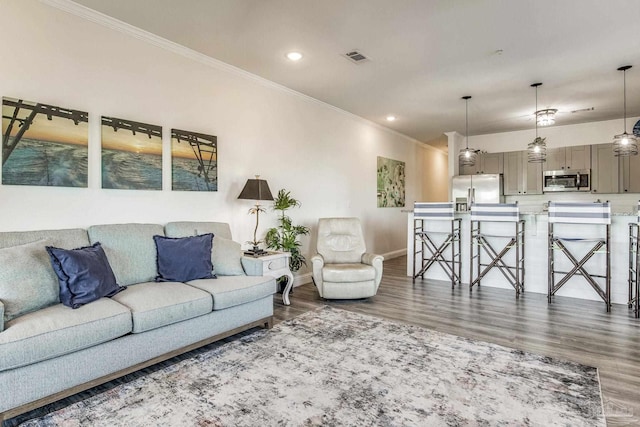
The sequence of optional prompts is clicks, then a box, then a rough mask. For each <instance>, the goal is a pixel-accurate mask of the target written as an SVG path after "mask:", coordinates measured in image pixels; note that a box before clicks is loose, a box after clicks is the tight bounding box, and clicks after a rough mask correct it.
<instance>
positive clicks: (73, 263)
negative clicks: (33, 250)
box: [46, 243, 125, 308]
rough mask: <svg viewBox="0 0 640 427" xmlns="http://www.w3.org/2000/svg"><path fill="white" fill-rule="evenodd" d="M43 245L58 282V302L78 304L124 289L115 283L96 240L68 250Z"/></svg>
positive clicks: (77, 305)
mask: <svg viewBox="0 0 640 427" xmlns="http://www.w3.org/2000/svg"><path fill="white" fill-rule="evenodd" d="M46 248H47V252H48V253H49V257H50V258H51V266H52V267H53V270H54V271H55V272H56V275H57V276H58V282H59V283H60V302H61V303H62V304H64V305H66V306H67V307H71V308H79V307H80V306H82V305H84V304H88V303H90V302H93V301H96V300H98V299H100V298H102V297H112V296H114V295H115V294H117V293H118V292H120V291H122V290H124V289H125V288H122V287H120V286H118V284H117V283H116V278H115V276H114V275H113V271H112V270H111V267H110V266H109V261H108V260H107V256H106V255H105V254H104V251H103V250H102V247H101V246H100V243H94V244H93V245H92V246H87V247H84V248H78V249H70V250H67V249H60V248H54V247H53V246H47V247H46Z"/></svg>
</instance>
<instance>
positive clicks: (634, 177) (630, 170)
mask: <svg viewBox="0 0 640 427" xmlns="http://www.w3.org/2000/svg"><path fill="white" fill-rule="evenodd" d="M620 166H621V169H622V171H621V173H620V184H621V185H620V187H621V188H620V192H621V193H640V155H637V156H625V157H620Z"/></svg>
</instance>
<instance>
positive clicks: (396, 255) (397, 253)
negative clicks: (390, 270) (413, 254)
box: [382, 248, 407, 260]
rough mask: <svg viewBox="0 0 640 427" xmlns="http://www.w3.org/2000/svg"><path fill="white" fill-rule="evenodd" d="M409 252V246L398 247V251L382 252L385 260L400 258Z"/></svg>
mask: <svg viewBox="0 0 640 427" xmlns="http://www.w3.org/2000/svg"><path fill="white" fill-rule="evenodd" d="M406 254H407V248H404V249H398V250H397V251H391V252H387V253H386V254H382V256H383V257H384V259H385V260H389V259H393V258H400V257H401V256H405V255H406Z"/></svg>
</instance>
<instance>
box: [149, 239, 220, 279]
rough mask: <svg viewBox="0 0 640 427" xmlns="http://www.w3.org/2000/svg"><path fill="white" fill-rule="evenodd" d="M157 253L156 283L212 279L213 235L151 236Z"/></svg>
mask: <svg viewBox="0 0 640 427" xmlns="http://www.w3.org/2000/svg"><path fill="white" fill-rule="evenodd" d="M153 240H154V241H155V243H156V250H157V253H158V261H157V262H158V276H156V282H187V281H189V280H195V279H212V278H215V276H214V275H213V274H212V270H213V265H212V264H211V243H212V240H213V234H211V233H208V234H202V235H199V236H189V237H164V236H153Z"/></svg>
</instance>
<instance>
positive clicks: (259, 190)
mask: <svg viewBox="0 0 640 427" xmlns="http://www.w3.org/2000/svg"><path fill="white" fill-rule="evenodd" d="M238 199H243V200H258V201H260V200H273V196H272V195H271V190H269V184H267V181H265V180H264V179H260V175H256V179H248V180H247V183H246V184H245V185H244V188H243V189H242V191H241V192H240V195H239V196H238ZM260 212H266V210H265V209H264V208H263V207H262V206H260V204H259V203H256V205H255V206H254V207H252V208H251V209H249V213H250V214H256V228H255V229H254V230H253V241H249V242H247V243H251V244H252V245H253V248H251V249H249V250H248V251H246V252H245V255H251V256H259V255H264V254H266V253H267V252H266V251H264V250H262V249H260V248H259V247H258V244H259V243H260V242H261V240H258V238H257V237H256V234H257V233H258V223H259V221H260Z"/></svg>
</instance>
